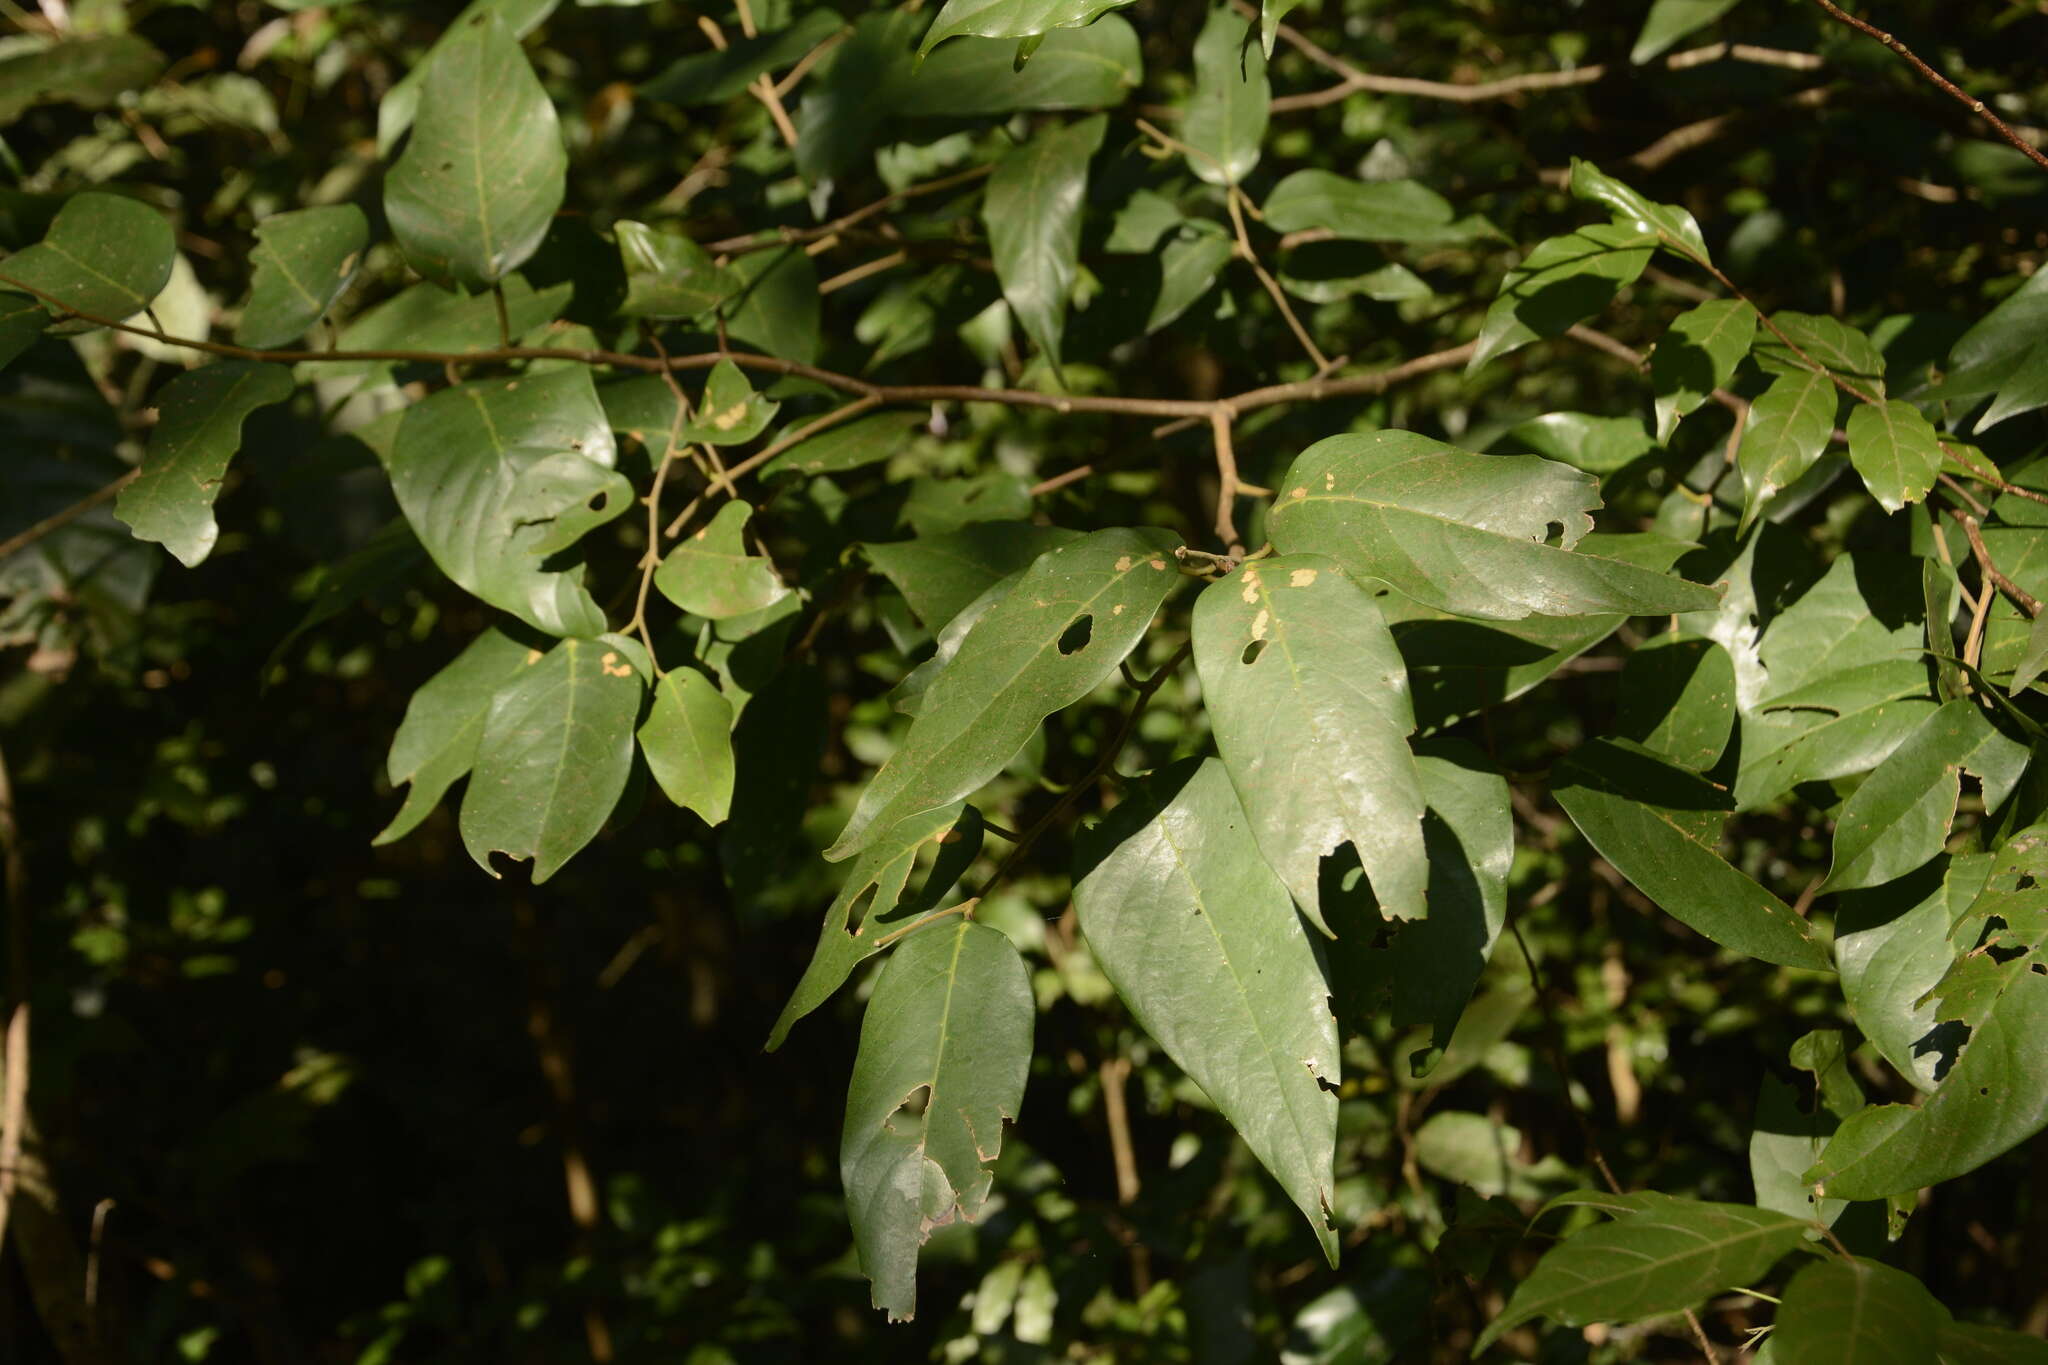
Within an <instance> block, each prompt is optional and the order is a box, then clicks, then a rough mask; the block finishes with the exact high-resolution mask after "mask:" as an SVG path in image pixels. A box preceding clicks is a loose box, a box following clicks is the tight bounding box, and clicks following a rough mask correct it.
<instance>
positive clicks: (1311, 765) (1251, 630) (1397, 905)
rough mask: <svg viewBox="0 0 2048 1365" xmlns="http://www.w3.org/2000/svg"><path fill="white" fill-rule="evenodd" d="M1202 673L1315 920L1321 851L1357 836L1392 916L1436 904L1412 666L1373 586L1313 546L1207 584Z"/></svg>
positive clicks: (1242, 778) (1215, 712) (1260, 823)
mask: <svg viewBox="0 0 2048 1365" xmlns="http://www.w3.org/2000/svg"><path fill="white" fill-rule="evenodd" d="M1194 640H1195V669H1196V671H1197V672H1198V673H1199V674H1200V675H1201V679H1202V700H1203V702H1204V704H1205V705H1206V706H1207V707H1208V711H1209V718H1210V723H1211V725H1212V726H1213V727H1214V729H1215V734H1216V748H1217V750H1218V752H1220V753H1221V754H1222V755H1223V764H1224V767H1225V768H1226V769H1227V770H1228V771H1229V773H1230V780H1231V783H1232V785H1234V786H1235V787H1236V789H1237V795H1238V799H1239V801H1240V802H1241V803H1242V804H1243V806H1244V810H1245V815H1246V817H1247V818H1248V819H1249V820H1250V822H1251V830H1252V837H1253V839H1254V840H1255V841H1256V842H1257V844H1258V847H1259V851H1260V853H1261V854H1263V855H1264V857H1265V859H1266V862H1267V863H1268V864H1269V865H1270V866H1271V867H1272V869H1273V871H1274V872H1275V873H1277V874H1278V875H1279V877H1280V881H1281V883H1282V884H1283V885H1284V886H1286V888H1287V890H1288V892H1289V893H1290V894H1291V895H1292V896H1293V897H1294V901H1295V904H1297V905H1299V906H1300V907H1301V908H1302V911H1303V913H1305V914H1306V915H1307V916H1308V917H1309V919H1310V920H1312V921H1313V922H1314V923H1315V925H1316V927H1317V928H1319V929H1321V930H1322V931H1323V932H1324V933H1325V934H1328V933H1330V925H1329V922H1328V921H1327V920H1326V919H1325V918H1324V915H1323V908H1322V901H1321V898H1320V896H1319V895H1318V893H1317V890H1316V885H1317V876H1318V872H1319V870H1320V868H1321V866H1322V862H1323V857H1324V855H1325V854H1329V853H1333V852H1335V851H1336V850H1338V849H1340V848H1342V847H1343V846H1344V845H1345V844H1347V843H1348V844H1349V845H1350V846H1351V847H1352V849H1353V850H1354V851H1355V852H1356V853H1357V855H1358V858H1359V861H1360V862H1361V863H1362V864H1363V865H1364V868H1365V873H1366V876H1367V877H1368V878H1369V879H1370V880H1371V882H1372V894H1373V896H1374V897H1375V898H1376V899H1377V901H1378V904H1379V906H1380V909H1381V910H1382V912H1383V913H1384V914H1385V915H1386V916H1387V917H1388V918H1390V919H1397V920H1413V919H1422V918H1423V917H1424V916H1426V915H1427V914H1428V913H1429V904H1428V899H1427V887H1428V883H1429V858H1428V855H1427V854H1426V852H1425V851H1424V847H1423V837H1422V813H1423V796H1422V784H1421V779H1420V778H1419V777H1418V775H1417V773H1416V770H1415V759H1414V756H1413V755H1412V754H1410V753H1409V751H1408V736H1409V735H1410V734H1412V733H1414V730H1415V712H1414V709H1413V708H1412V707H1411V706H1410V705H1409V702H1408V674H1407V670H1406V668H1405V667H1404V666H1403V664H1402V662H1401V654H1400V651H1399V650H1397V649H1395V648H1394V637H1393V636H1392V635H1390V634H1389V633H1388V632H1387V627H1386V623H1385V622H1384V621H1383V620H1382V619H1381V618H1380V612H1379V608H1378V607H1377V606H1375V605H1374V603H1373V599H1372V597H1371V595H1370V594H1368V593H1366V592H1365V591H1364V590H1363V589H1361V588H1360V587H1359V586H1358V585H1357V584H1356V583H1354V582H1352V581H1351V579H1349V578H1348V577H1346V576H1345V574H1344V571H1343V570H1342V569H1340V568H1339V567H1338V566H1337V565H1336V563H1335V562H1333V561H1331V560H1328V559H1324V558H1322V557H1321V556H1318V555H1282V556H1279V557H1277V558H1271V559H1263V560H1258V561H1255V562H1253V563H1251V564H1247V565H1245V566H1244V567H1243V568H1242V569H1240V570H1238V571H1237V572H1236V573H1233V574H1231V575H1230V576H1229V577H1227V578H1223V579H1220V580H1218V581H1217V582H1215V583H1213V584H1211V585H1210V586H1209V587H1208V588H1206V589H1204V590H1203V592H1202V595H1201V597H1200V598H1198V599H1197V600H1196V603H1195V612H1194Z"/></svg>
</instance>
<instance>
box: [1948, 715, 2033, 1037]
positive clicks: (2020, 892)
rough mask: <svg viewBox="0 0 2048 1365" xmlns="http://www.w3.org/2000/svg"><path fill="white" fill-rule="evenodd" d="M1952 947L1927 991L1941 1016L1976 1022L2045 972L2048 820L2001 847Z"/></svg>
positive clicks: (1952, 936)
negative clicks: (2025, 979) (1951, 956)
mask: <svg viewBox="0 0 2048 1365" xmlns="http://www.w3.org/2000/svg"><path fill="white" fill-rule="evenodd" d="M1961 704H1962V703H1958V702H1951V703H1950V705H1952V706H1953V705H1961ZM1985 804H1986V805H1987V806H1988V805H1990V804H1991V803H1990V802H1989V801H1988V800H1987V801H1986V803H1985ZM1949 946H1950V947H1951V948H1952V949H1953V950H1954V951H1955V952H1956V953H1958V954H1960V956H1958V957H1957V958H1956V960H1955V963H1954V964H1953V965H1952V966H1950V967H1949V969H1948V972H1947V973H1946V974H1945V975H1944V976H1943V977H1942V979H1941V981H1940V982H1939V983H1937V984H1936V986H1935V987H1934V989H1933V990H1932V991H1930V992H1929V994H1930V995H1931V996H1933V997H1934V1000H1935V1002H1936V1013H1935V1017H1936V1018H1938V1019H1960V1020H1962V1021H1963V1022H1964V1023H1966V1024H1969V1025H1971V1026H1972V1027H1974V1026H1975V1025H1976V1024H1977V1022H1978V1021H1979V1020H1980V1019H1982V1018H1983V1017H1984V1015H1985V1014H1986V1013H1987V1012H1989V1010H1990V1009H1991V1007H1992V1002H1994V1001H1995V1000H1997V999H1998V997H1999V996H2000V995H2002V994H2004V993H2005V992H2006V991H2008V990H2010V989H2011V988H2012V985H2013V983H2014V982H2015V981H2017V980H2019V979H2020V978H2021V977H2022V976H2024V975H2026V974H2027V973H2029V972H2031V973H2033V974H2034V975H2037V976H2043V975H2048V825H2034V826H2032V827H2031V828H2028V829H2024V830H2021V831H2020V832H2019V833H2018V834H2015V835H2013V836H2012V838H2011V839H2009V840H2007V841H2006V843H2005V845H2004V847H2002V848H2000V849H1998V850H1996V852H1995V853H1994V854H1993V855H1992V859H1991V874H1990V876H1989V877H1988V878H1987V879H1986V881H1985V883H1984V889H1983V890H1982V891H1980V892H1978V893H1977V898H1976V899H1975V900H1974V901H1972V902H1971V903H1970V908H1969V909H1968V910H1967V911H1966V912H1964V914H1963V916H1962V917H1961V918H1960V919H1958V920H1957V921H1956V922H1955V924H1954V925H1953V926H1952V927H1951V928H1950V930H1949Z"/></svg>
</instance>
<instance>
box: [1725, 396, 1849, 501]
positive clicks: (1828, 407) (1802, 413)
mask: <svg viewBox="0 0 2048 1365" xmlns="http://www.w3.org/2000/svg"><path fill="white" fill-rule="evenodd" d="M1836 402H1837V400H1836V398H1835V386H1834V385H1833V384H1831V383H1829V382H1828V378H1827V376H1826V375H1824V374H1818V373H1815V372H1814V371H1811V370H1801V371H1798V372H1796V373H1793V374H1784V375H1780V376H1778V378H1777V379H1775V380H1773V381H1772V383H1771V387H1770V388H1768V389H1766V390H1764V393H1763V396H1762V397H1760V398H1758V399H1757V400H1756V401H1755V402H1754V403H1752V404H1750V407H1749V419H1748V423H1747V425H1745V426H1744V427H1743V429H1742V446H1741V449H1740V451H1739V452H1738V454H1737V460H1738V461H1739V463H1740V465H1741V468H1742V483H1743V489H1744V495H1743V504H1742V529H1744V530H1747V529H1748V527H1749V524H1750V523H1751V522H1753V521H1755V520H1756V518H1757V514H1758V513H1759V512H1761V511H1763V510H1764V507H1765V506H1766V505H1767V504H1769V502H1770V501H1771V499H1772V498H1774V497H1776V496H1777V495H1778V493H1779V492H1780V491H1781V490H1782V489H1784V488H1786V487H1788V486H1790V485H1791V484H1792V483H1794V482H1796V481H1797V480H1798V479H1799V477H1800V476H1801V475H1802V474H1804V473H1806V471H1807V470H1809V469H1811V468H1812V467H1813V462H1814V461H1815V460H1818V459H1819V458H1820V453H1821V451H1823V450H1825V449H1827V444H1828V437H1829V436H1830V435H1831V434H1832V433H1833V432H1834V429H1835V407H1836Z"/></svg>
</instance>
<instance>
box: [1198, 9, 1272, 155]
mask: <svg viewBox="0 0 2048 1365" xmlns="http://www.w3.org/2000/svg"><path fill="white" fill-rule="evenodd" d="M1249 33H1250V25H1249V23H1248V22H1247V21H1246V20H1245V19H1243V18H1242V17H1240V16H1239V15H1238V14H1237V13H1236V12H1235V11H1233V10H1231V9H1229V8H1228V7H1226V6H1219V7H1218V8H1215V9H1212V10H1210V11H1209V17H1208V19H1207V20H1206V21H1205V22H1204V23H1203V25H1202V32H1201V34H1200V35H1199V36H1198V37H1197V38H1196V39H1195V93H1194V95H1193V97H1192V98H1191V99H1190V100H1189V101H1188V108H1187V115H1186V117H1185V118H1183V119H1182V120H1181V127H1180V137H1181V141H1182V142H1184V143H1186V144H1187V145H1188V146H1189V147H1191V148H1193V149H1194V152H1193V154H1191V155H1190V156H1189V157H1188V169H1190V170H1192V171H1193V172H1194V173H1195V174H1196V176H1198V177H1199V178H1201V179H1202V180H1205V181H1207V182H1208V183H1209V184H1211V185H1235V184H1238V183H1239V182H1241V181H1242V180H1243V179H1244V178H1245V177H1246V176H1247V175H1249V174H1251V170H1252V167H1254V166H1256V165H1258V164H1259V144H1260V143H1262V142H1264V141H1265V140H1266V121H1267V119H1268V117H1270V115H1271V112H1272V103H1273V90H1272V87H1271V85H1269V84H1268V83H1267V80H1266V54H1265V52H1264V51H1263V50H1262V49H1260V48H1257V47H1254V46H1253V45H1252V44H1251V42H1250V39H1249Z"/></svg>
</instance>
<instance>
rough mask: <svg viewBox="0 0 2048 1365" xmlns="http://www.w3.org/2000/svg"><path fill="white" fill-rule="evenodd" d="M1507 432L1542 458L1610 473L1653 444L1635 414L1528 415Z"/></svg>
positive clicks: (1591, 471) (1566, 413) (1551, 413)
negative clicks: (1524, 420) (1596, 415)
mask: <svg viewBox="0 0 2048 1365" xmlns="http://www.w3.org/2000/svg"><path fill="white" fill-rule="evenodd" d="M1508 436H1509V438H1510V439H1512V440H1516V441H1520V442H1521V443H1522V444H1523V445H1525V446H1527V447H1529V449H1531V450H1533V451H1535V452H1536V453H1537V454H1538V455H1541V456H1543V457H1545V458H1546V459H1551V460H1559V461H1562V462H1563V463H1565V464H1568V465H1570V466H1571V467H1572V468H1574V469H1583V470H1585V471H1586V472H1587V473H1588V474H1612V473H1613V472H1614V471H1615V470H1617V469H1622V468H1625V467H1626V466H1628V465H1629V464H1632V463H1633V462H1635V461H1636V460H1639V459H1641V458H1642V457H1643V456H1645V455H1647V454H1649V453H1650V452H1651V451H1653V450H1655V449H1656V448H1657V443H1656V442H1655V441H1652V440H1651V439H1650V434H1649V433H1648V432H1646V431H1644V430H1643V424H1642V422H1640V421H1639V420H1637V419H1636V418H1634V417H1595V416H1593V415H1592V414H1591V413H1585V412H1549V413H1545V414H1544V415H1543V416H1541V417H1531V418H1530V419H1529V420H1528V421H1526V422H1519V423H1517V424H1516V425H1515V426H1514V427H1512V428H1510V429H1509V431H1508Z"/></svg>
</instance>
